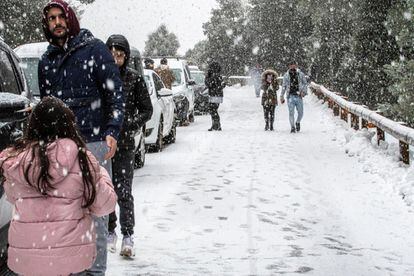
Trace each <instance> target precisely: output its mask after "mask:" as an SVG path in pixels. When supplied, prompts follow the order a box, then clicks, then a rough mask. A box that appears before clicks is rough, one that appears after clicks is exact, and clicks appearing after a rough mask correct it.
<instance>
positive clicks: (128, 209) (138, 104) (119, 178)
mask: <svg viewBox="0 0 414 276" xmlns="http://www.w3.org/2000/svg"><path fill="white" fill-rule="evenodd" d="M106 45H107V46H108V47H109V49H110V50H111V52H112V55H113V57H114V59H115V62H116V64H117V65H118V66H119V70H120V72H121V79H122V81H123V87H124V94H125V118H124V123H123V125H122V128H121V134H120V138H119V142H118V149H117V151H116V153H115V156H114V158H113V162H112V168H113V183H114V187H115V191H116V193H117V195H118V204H119V209H120V224H121V233H122V235H123V239H122V246H121V255H122V256H125V257H133V256H134V241H133V239H132V235H133V234H134V225H135V219H134V198H133V196H132V182H133V177H134V158H135V140H134V136H135V134H136V133H137V131H139V130H140V129H141V128H142V127H143V126H144V124H145V123H146V122H147V121H148V120H149V119H151V116H152V112H153V109H152V103H151V99H150V96H149V93H148V89H147V86H146V84H145V80H144V77H143V76H141V75H139V74H138V72H137V71H135V70H133V69H131V68H128V67H127V66H128V61H129V57H130V47H129V43H128V40H127V39H126V38H125V37H124V36H122V35H111V36H110V37H109V38H108V41H107V42H106ZM116 221H117V217H116V214H115V212H113V213H112V214H111V215H110V216H109V224H108V231H109V235H108V250H109V251H111V252H115V251H116V241H117V237H116V234H115V228H116Z"/></svg>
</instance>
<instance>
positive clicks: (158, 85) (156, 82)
mask: <svg viewBox="0 0 414 276" xmlns="http://www.w3.org/2000/svg"><path fill="white" fill-rule="evenodd" d="M152 78H153V79H154V85H155V90H156V91H157V93H158V92H159V91H160V90H161V89H162V88H164V83H163V82H162V80H161V79H160V77H158V76H157V75H156V74H152Z"/></svg>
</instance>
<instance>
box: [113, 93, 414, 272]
mask: <svg viewBox="0 0 414 276" xmlns="http://www.w3.org/2000/svg"><path fill="white" fill-rule="evenodd" d="M219 112H220V114H221V118H222V127H223V131H222V132H208V131H207V129H208V128H209V127H210V118H209V116H201V117H196V122H195V123H194V124H192V125H191V126H189V127H186V128H179V129H178V131H177V132H178V133H177V142H176V143H175V144H173V145H170V146H168V147H167V148H166V149H165V150H164V151H163V152H162V153H156V154H149V155H147V163H146V165H145V167H144V168H142V169H140V170H137V171H136V172H135V179H134V188H133V189H134V196H135V211H136V228H135V231H136V234H135V236H136V238H135V243H136V257H135V259H134V260H124V259H122V258H121V257H120V256H119V255H118V254H119V248H118V252H117V253H115V254H111V253H109V255H110V257H109V261H108V273H107V275H278V274H303V273H305V274H309V275H413V271H414V231H413V229H414V214H413V212H412V207H410V206H408V205H407V203H406V202H405V201H404V200H402V198H401V196H400V195H399V191H398V189H396V185H394V184H395V183H391V182H393V181H394V180H395V179H396V178H388V179H387V176H389V177H391V176H392V177H394V174H391V173H390V172H388V174H384V173H382V171H384V170H387V168H388V169H390V170H393V169H394V168H396V170H401V171H402V172H404V173H405V172H407V171H408V170H409V169H407V168H399V167H398V166H399V165H398V163H397V162H393V161H392V160H391V158H387V156H384V154H383V153H381V152H380V151H378V150H376V149H369V152H370V154H369V156H368V157H369V158H368V157H366V158H362V157H361V156H359V157H358V156H354V157H349V156H348V155H347V154H345V147H346V146H347V145H345V135H344V134H345V133H346V129H345V127H344V124H343V122H341V121H339V120H338V119H336V118H333V117H332V116H331V115H330V113H329V112H328V111H327V110H326V107H323V106H322V105H320V104H319V103H318V102H317V100H316V99H315V98H314V97H313V96H309V97H307V98H306V100H305V117H304V121H303V123H302V128H303V130H302V131H301V132H300V133H297V134H290V132H289V130H290V127H289V125H288V114H287V107H286V105H284V106H281V107H278V108H277V111H276V123H275V127H276V131H274V132H265V131H264V130H263V128H264V119H263V116H262V108H261V106H260V101H259V99H257V98H255V97H254V92H253V89H252V88H250V87H243V88H239V89H237V88H228V89H226V90H225V103H224V104H223V105H222V106H221V107H220V110H219ZM361 143H362V142H361ZM366 146H367V147H370V145H369V144H368V143H366ZM370 160H377V161H376V162H378V164H375V162H374V161H371V162H369V161H370ZM377 165H378V166H377ZM397 180H398V179H397ZM118 230H119V229H118ZM118 235H119V233H118Z"/></svg>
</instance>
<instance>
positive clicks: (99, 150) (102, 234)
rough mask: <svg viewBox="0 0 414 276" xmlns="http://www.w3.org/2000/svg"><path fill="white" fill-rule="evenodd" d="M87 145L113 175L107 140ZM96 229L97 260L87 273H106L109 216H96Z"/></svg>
mask: <svg viewBox="0 0 414 276" xmlns="http://www.w3.org/2000/svg"><path fill="white" fill-rule="evenodd" d="M86 147H87V148H88V150H89V151H90V152H92V154H93V155H94V156H95V157H96V159H97V160H98V161H99V163H100V164H101V165H102V166H103V167H104V168H105V169H106V170H107V171H108V173H109V175H110V176H111V175H112V162H111V160H104V157H105V154H106V153H107V152H108V151H109V148H108V146H107V145H106V142H105V141H101V142H94V143H88V144H86ZM93 219H94V221H95V229H96V235H97V236H96V250H97V255H96V260H95V263H94V264H93V266H92V267H91V268H90V269H88V270H87V272H86V275H105V272H106V260H107V253H108V252H107V248H106V243H107V240H106V238H107V236H108V216H104V217H94V218H93Z"/></svg>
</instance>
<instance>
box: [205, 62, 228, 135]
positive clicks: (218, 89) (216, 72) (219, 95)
mask: <svg viewBox="0 0 414 276" xmlns="http://www.w3.org/2000/svg"><path fill="white" fill-rule="evenodd" d="M220 73H221V66H220V64H219V63H218V62H215V61H214V62H212V63H211V64H210V65H209V68H208V71H207V76H206V78H205V84H206V87H207V88H208V95H209V111H210V115H211V121H212V124H211V128H209V130H208V131H212V130H218V131H221V124H220V115H219V114H218V108H219V105H220V103H222V102H223V89H224V87H226V84H225V83H224V82H223V78H222V76H221V75H220Z"/></svg>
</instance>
